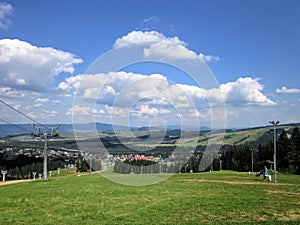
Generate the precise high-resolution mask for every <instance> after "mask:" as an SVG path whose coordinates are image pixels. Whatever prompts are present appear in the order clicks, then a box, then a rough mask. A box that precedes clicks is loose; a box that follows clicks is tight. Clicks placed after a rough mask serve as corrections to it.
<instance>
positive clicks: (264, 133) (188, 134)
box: [0, 123, 300, 149]
mask: <svg viewBox="0 0 300 225" xmlns="http://www.w3.org/2000/svg"><path fill="white" fill-rule="evenodd" d="M296 126H297V127H300V124H299V123H298V124H287V125H280V126H278V127H277V134H278V135H279V134H280V133H281V132H282V130H283V129H285V130H286V131H287V133H288V134H291V132H292V130H293V129H294V128H295V127H296ZM93 137H94V135H93ZM149 137H150V139H148V138H149ZM99 138H100V139H101V141H102V143H104V144H105V146H106V147H107V146H108V147H110V146H111V147H114V146H120V145H122V144H125V145H128V146H130V145H134V146H139V147H146V148H148V149H151V148H152V147H153V148H154V147H155V146H157V145H158V144H159V146H167V147H168V146H169V147H172V146H182V147H191V146H192V147H194V146H195V145H200V146H206V145H207V143H208V141H210V143H211V144H214V143H216V142H220V140H221V141H222V143H223V145H242V144H246V143H248V144H251V145H254V146H257V145H258V144H266V143H269V142H270V141H273V128H272V127H270V126H267V127H257V128H249V129H243V130H226V131H225V133H224V132H220V131H202V132H196V131H180V130H168V131H167V133H164V132H163V131H159V130H157V131H154V132H152V133H151V132H150V131H148V130H140V131H138V130H135V131H133V132H131V131H123V132H120V133H117V134H115V133H113V132H104V133H99V137H98V138H92V139H91V135H90V133H89V132H80V133H77V135H76V140H75V138H74V134H73V132H61V133H60V137H59V138H56V139H51V144H49V148H51V146H52V147H53V146H54V147H53V148H54V149H59V148H64V149H76V148H77V144H76V141H81V142H86V143H89V144H92V143H93V142H99ZM222 139H223V140H222ZM38 140H40V139H39V138H34V137H33V136H31V135H29V134H26V135H13V136H6V137H2V138H1V139H0V145H2V146H5V144H6V143H13V142H16V144H17V145H19V146H24V147H31V146H40V147H43V143H42V142H40V141H38Z"/></svg>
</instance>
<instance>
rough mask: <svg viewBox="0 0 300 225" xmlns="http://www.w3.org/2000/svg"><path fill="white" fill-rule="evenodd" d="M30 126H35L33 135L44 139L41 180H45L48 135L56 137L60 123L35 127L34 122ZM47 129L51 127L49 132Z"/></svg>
mask: <svg viewBox="0 0 300 225" xmlns="http://www.w3.org/2000/svg"><path fill="white" fill-rule="evenodd" d="M32 126H33V127H34V128H35V131H36V132H35V135H34V136H36V137H41V138H42V139H44V150H43V177H42V180H43V181H46V180H48V178H47V160H48V146H47V142H48V137H57V136H58V133H57V132H56V130H57V129H58V128H59V127H60V124H58V125H57V126H56V127H52V128H47V129H43V128H42V127H37V126H36V125H35V124H32ZM49 129H51V132H49Z"/></svg>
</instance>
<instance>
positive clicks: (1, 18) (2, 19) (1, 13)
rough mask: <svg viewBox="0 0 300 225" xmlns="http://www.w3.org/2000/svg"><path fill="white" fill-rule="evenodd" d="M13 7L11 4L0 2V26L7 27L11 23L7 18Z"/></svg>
mask: <svg viewBox="0 0 300 225" xmlns="http://www.w3.org/2000/svg"><path fill="white" fill-rule="evenodd" d="M12 13H13V7H12V5H11V4H8V3H5V2H0V28H1V29H8V28H9V26H10V25H11V24H12V21H11V20H10V19H9V18H8V16H10V15H12Z"/></svg>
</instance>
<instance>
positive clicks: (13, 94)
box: [0, 87, 25, 98]
mask: <svg viewBox="0 0 300 225" xmlns="http://www.w3.org/2000/svg"><path fill="white" fill-rule="evenodd" d="M0 96H1V97H6V98H20V97H24V96H25V92H24V91H17V90H15V89H12V88H10V87H2V88H0Z"/></svg>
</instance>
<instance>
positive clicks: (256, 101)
mask: <svg viewBox="0 0 300 225" xmlns="http://www.w3.org/2000/svg"><path fill="white" fill-rule="evenodd" d="M263 89H264V86H263V85H262V84H260V83H259V82H258V79H253V78H250V77H245V78H239V79H237V80H236V81H235V82H228V83H226V84H221V85H220V90H221V92H222V93H223V96H224V98H225V101H226V103H230V104H232V105H234V106H245V105H265V106H267V105H276V103H275V102H273V101H272V100H270V99H268V98H267V96H265V95H264V94H263V93H262V90H263Z"/></svg>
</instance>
